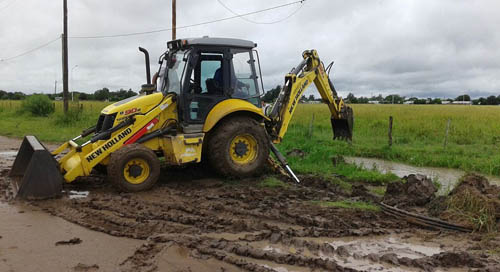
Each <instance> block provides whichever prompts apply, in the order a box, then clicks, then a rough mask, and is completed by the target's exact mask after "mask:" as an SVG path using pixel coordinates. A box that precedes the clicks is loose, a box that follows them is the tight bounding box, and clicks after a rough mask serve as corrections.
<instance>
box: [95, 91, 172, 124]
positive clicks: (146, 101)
mask: <svg viewBox="0 0 500 272" xmlns="http://www.w3.org/2000/svg"><path fill="white" fill-rule="evenodd" d="M162 99H163V94H162V93H153V94H149V95H146V94H141V95H137V96H133V97H130V98H127V99H124V100H121V101H118V102H116V103H114V104H111V105H109V106H107V107H105V108H104V109H103V110H102V111H101V113H102V114H114V113H116V119H117V120H118V119H122V118H124V117H127V116H128V115H131V114H135V113H146V112H148V111H149V110H151V109H152V108H153V107H154V106H156V105H158V103H160V101H161V100H162Z"/></svg>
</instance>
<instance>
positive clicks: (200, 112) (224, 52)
mask: <svg viewBox="0 0 500 272" xmlns="http://www.w3.org/2000/svg"><path fill="white" fill-rule="evenodd" d="M167 45H168V51H167V52H166V53H165V54H164V55H163V56H162V58H160V64H161V66H160V70H159V77H158V82H157V90H158V91H161V92H163V93H164V94H168V93H176V94H177V95H178V97H179V99H178V107H179V108H178V110H179V119H180V121H181V124H182V126H183V128H184V130H185V132H188V131H186V130H190V131H189V132H200V131H201V129H202V126H203V124H204V123H205V119H206V118H207V115H208V113H209V112H210V110H211V109H212V108H213V107H214V106H215V105H217V104H218V103H219V102H221V101H224V100H226V99H231V98H236V99H243V100H246V101H248V102H250V103H252V104H254V105H255V106H257V107H259V108H260V107H261V101H260V96H261V92H262V91H261V90H263V86H262V76H261V72H260V64H259V62H258V53H257V51H256V50H255V49H254V48H255V47H256V46H257V45H256V44H255V43H253V42H251V41H247V40H240V39H226V38H209V37H203V38H196V39H186V40H174V41H170V42H168V43H167ZM256 58H257V61H256Z"/></svg>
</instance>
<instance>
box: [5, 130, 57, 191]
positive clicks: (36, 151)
mask: <svg viewBox="0 0 500 272" xmlns="http://www.w3.org/2000/svg"><path fill="white" fill-rule="evenodd" d="M9 177H10V178H11V180H12V185H13V187H14V193H15V197H21V198H27V199H45V198H52V197H57V196H60V195H61V191H62V183H63V177H62V175H61V173H60V172H59V163H58V162H57V161H56V159H54V157H52V154H51V153H50V152H49V151H48V150H47V149H46V148H45V146H43V145H42V144H41V143H40V142H39V141H38V139H37V138H36V137H35V136H26V137H24V140H23V142H22V144H21V147H20V148H19V152H18V153H17V156H16V159H15V161H14V164H13V165H12V168H11V170H10V172H9Z"/></svg>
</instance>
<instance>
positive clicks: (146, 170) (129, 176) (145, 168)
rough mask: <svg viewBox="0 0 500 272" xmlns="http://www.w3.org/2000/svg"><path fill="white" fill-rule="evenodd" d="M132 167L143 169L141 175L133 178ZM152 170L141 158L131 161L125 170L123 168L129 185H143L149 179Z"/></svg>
mask: <svg viewBox="0 0 500 272" xmlns="http://www.w3.org/2000/svg"><path fill="white" fill-rule="evenodd" d="M132 167H139V168H140V169H141V173H140V174H139V175H138V176H133V175H132V173H131V172H130V170H131V168H132ZM149 173H150V169H149V164H148V163H147V162H146V161H145V160H143V159H140V158H135V159H131V160H130V161H128V162H127V163H126V164H125V168H123V176H124V177H125V180H126V181H127V182H128V183H131V184H141V183H143V182H144V181H146V179H147V178H148V177H149Z"/></svg>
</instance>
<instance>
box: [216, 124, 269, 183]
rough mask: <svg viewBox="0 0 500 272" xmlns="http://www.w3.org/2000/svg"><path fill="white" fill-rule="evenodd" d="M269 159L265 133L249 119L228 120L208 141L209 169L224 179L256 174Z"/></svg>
mask: <svg viewBox="0 0 500 272" xmlns="http://www.w3.org/2000/svg"><path fill="white" fill-rule="evenodd" d="M268 157H269V144H268V140H267V136H266V131H265V130H264V127H262V126H261V125H260V124H259V122H257V121H256V120H255V119H253V118H249V117H243V116H238V117H232V118H229V119H227V120H224V121H223V123H221V124H220V126H218V127H217V128H216V129H215V131H214V132H213V134H212V135H211V137H210V140H209V141H208V158H209V160H210V163H211V165H212V167H213V168H214V169H215V170H216V171H217V172H219V173H220V174H222V175H223V176H227V177H237V178H245V177H250V176H254V175H257V174H260V173H261V172H262V171H263V169H264V166H265V164H266V162H267V158H268Z"/></svg>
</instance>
